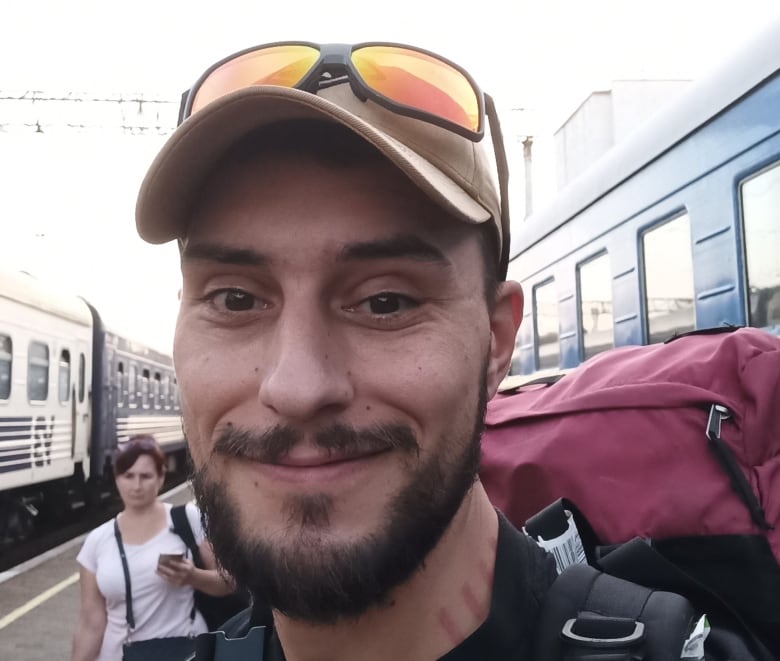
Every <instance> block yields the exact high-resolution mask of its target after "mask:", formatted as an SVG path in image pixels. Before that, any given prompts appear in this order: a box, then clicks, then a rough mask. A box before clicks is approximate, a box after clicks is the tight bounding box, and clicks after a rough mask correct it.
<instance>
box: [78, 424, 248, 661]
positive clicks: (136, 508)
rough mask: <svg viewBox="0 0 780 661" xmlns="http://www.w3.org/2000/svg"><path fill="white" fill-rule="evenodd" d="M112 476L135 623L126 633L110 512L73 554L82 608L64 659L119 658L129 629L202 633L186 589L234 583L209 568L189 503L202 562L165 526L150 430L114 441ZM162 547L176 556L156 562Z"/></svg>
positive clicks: (160, 458)
mask: <svg viewBox="0 0 780 661" xmlns="http://www.w3.org/2000/svg"><path fill="white" fill-rule="evenodd" d="M114 475H115V479H116V486H117V490H118V491H119V495H120V497H121V498H122V502H123V503H124V510H123V511H122V512H121V513H120V514H119V515H118V516H117V517H116V523H117V524H118V526H119V531H120V534H121V538H122V542H123V546H124V549H125V555H126V558H127V566H128V569H129V573H130V579H131V580H130V584H131V597H132V607H133V615H134V617H135V628H134V630H133V631H132V633H131V632H130V631H129V627H128V623H127V610H126V598H125V576H124V570H123V567H122V560H121V557H120V554H119V547H118V544H117V540H116V536H115V532H114V519H111V520H110V521H107V522H106V523H104V524H103V525H101V526H99V527H97V528H95V529H94V530H93V531H92V532H90V533H89V535H87V538H86V539H85V541H84V545H83V546H82V548H81V551H80V552H79V554H78V557H77V560H78V562H79V565H80V567H79V572H80V574H79V576H80V585H81V611H80V614H79V621H78V625H77V628H76V632H75V634H74V637H73V653H72V656H71V661H119V660H120V659H121V658H122V644H123V643H124V642H125V641H127V640H128V635H129V634H130V635H129V639H130V640H134V641H136V640H147V639H149V638H165V637H169V636H195V635H198V634H200V633H204V632H205V631H207V627H206V623H205V621H204V620H203V617H202V616H201V615H200V613H198V612H197V611H196V610H195V609H194V592H193V590H194V589H198V590H201V591H203V592H207V593H209V594H213V595H224V594H228V593H230V592H231V591H232V590H233V589H234V585H233V583H232V581H230V580H228V579H227V578H225V577H224V576H223V574H222V573H221V572H219V571H218V570H217V569H216V562H215V560H214V554H213V552H212V550H211V546H210V544H209V543H208V542H207V541H206V540H205V536H204V533H203V528H202V526H201V522H200V513H199V512H198V510H197V508H196V507H195V506H194V505H192V504H188V505H187V507H186V512H187V518H188V520H189V522H190V526H191V528H192V530H193V533H194V535H195V540H196V542H197V543H198V548H199V550H200V555H201V558H202V559H203V564H204V565H206V567H208V568H209V569H198V568H197V567H195V566H194V565H193V563H192V560H191V559H189V558H188V551H187V547H186V545H185V543H184V541H183V540H182V539H181V537H179V536H178V535H177V534H176V533H174V532H172V525H173V523H172V521H171V506H170V505H169V504H167V503H163V502H161V501H159V500H158V499H157V496H158V494H159V492H160V489H161V488H162V485H163V481H164V478H165V455H164V454H163V452H162V450H161V449H160V447H159V445H158V444H157V442H156V441H155V440H154V439H153V438H152V437H151V436H136V437H133V438H131V439H130V440H129V441H127V442H126V443H123V444H121V445H120V449H119V452H118V454H117V455H116V457H115V459H114ZM161 554H183V559H176V558H173V559H169V560H168V561H167V562H163V563H161V562H160V560H161V559H160V555H161Z"/></svg>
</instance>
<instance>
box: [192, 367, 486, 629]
mask: <svg viewBox="0 0 780 661" xmlns="http://www.w3.org/2000/svg"><path fill="white" fill-rule="evenodd" d="M486 404H487V397H486V383H484V382H483V383H482V384H481V387H480V390H479V399H478V402H477V406H476V411H475V412H474V421H473V424H472V425H471V426H470V427H469V428H466V429H462V430H461V429H459V430H456V431H455V433H454V434H452V435H450V436H448V437H447V438H446V439H444V438H440V439H438V441H439V443H438V444H437V447H438V448H439V451H438V452H437V453H435V454H432V455H431V456H430V457H429V458H428V459H427V460H426V461H425V463H420V462H419V457H420V447H419V443H418V441H417V439H416V437H415V435H414V433H413V432H412V430H411V429H410V428H408V427H406V426H404V425H395V424H386V425H379V426H375V427H371V428H365V429H355V428H352V427H349V426H346V425H341V424H337V425H333V426H331V427H329V428H327V429H323V430H321V431H320V432H319V433H318V434H317V435H316V437H315V439H314V442H315V443H316V445H317V446H319V447H321V448H325V449H328V450H335V449H338V450H340V451H347V452H350V451H355V452H381V451H385V450H390V451H395V452H398V453H401V454H402V455H403V456H404V457H405V460H404V463H405V466H404V468H405V470H404V472H403V474H404V475H409V476H410V478H409V481H408V482H407V483H406V485H405V486H404V487H403V488H402V490H401V491H400V492H398V493H397V494H396V495H395V496H394V497H393V498H392V499H391V500H390V502H389V504H388V505H387V506H386V508H385V510H384V511H382V512H378V513H377V514H378V516H377V520H378V521H380V522H384V524H382V523H380V524H379V526H378V528H377V530H375V531H372V532H370V533H368V534H366V535H364V536H363V537H361V538H360V539H358V540H351V541H343V542H339V540H338V539H337V538H335V537H333V536H332V535H329V532H328V526H329V517H330V512H331V511H332V508H333V502H332V499H331V497H330V496H329V495H327V494H299V495H297V496H291V497H290V498H288V499H287V502H286V503H285V505H284V508H285V512H284V513H285V514H286V515H287V517H288V527H287V528H286V530H285V533H284V535H285V537H287V539H286V540H285V541H280V539H279V537H278V536H274V537H270V538H248V537H247V536H245V535H242V534H241V529H242V527H241V517H240V510H239V508H238V506H237V503H236V502H235V501H234V499H233V497H232V496H231V495H230V494H229V493H228V490H227V488H226V486H225V484H224V482H221V481H220V480H218V479H216V478H215V477H213V475H212V471H211V470H210V469H209V465H210V463H211V462H208V461H207V462H205V463H204V465H203V466H201V467H200V468H199V469H198V470H196V471H194V473H193V476H192V482H193V487H194V491H195V495H196V497H197V500H198V503H199V505H200V508H201V511H202V515H203V521H204V525H205V527H206V531H207V535H208V537H209V539H210V541H211V543H212V545H213V548H214V553H215V555H216V557H217V560H218V562H219V564H220V565H221V566H222V567H223V568H224V569H225V570H226V571H227V572H228V573H230V574H231V575H232V576H233V578H234V579H235V580H236V582H237V583H238V584H239V585H241V586H244V587H246V588H248V589H249V591H250V592H251V593H252V594H253V596H254V598H255V601H256V602H258V603H262V604H267V605H269V606H270V607H271V608H273V609H274V610H276V611H279V612H280V613H282V614H284V615H286V616H287V617H290V618H293V619H297V620H302V621H306V622H310V623H312V624H331V623H334V622H336V621H337V620H339V619H343V618H355V617H358V616H359V615H361V614H362V613H364V612H365V611H366V610H368V609H369V608H371V607H375V606H378V607H382V606H386V605H388V603H389V597H390V593H391V592H392V590H393V589H394V588H396V587H397V586H399V585H401V584H402V583H404V582H405V581H407V580H408V579H409V578H410V577H411V576H412V575H413V574H414V573H415V572H416V571H417V570H418V569H420V568H421V567H422V566H423V565H424V561H425V558H426V557H427V556H428V554H429V553H430V552H431V550H432V549H433V548H434V547H435V546H436V545H437V544H438V542H439V540H440V539H441V537H442V535H443V534H444V532H445V531H446V529H447V527H448V526H449V525H450V523H451V522H452V519H453V518H454V516H455V514H456V513H457V511H458V509H459V508H460V506H461V504H462V503H463V500H464V498H465V496H466V494H467V493H468V491H469V490H470V489H471V488H472V486H473V485H474V482H475V480H476V478H477V474H478V471H479V462H480V438H481V436H482V431H483V428H484V417H485V408H486ZM300 440H301V435H300V434H298V433H297V432H296V431H295V430H292V429H290V428H287V427H275V428H272V429H270V430H267V431H265V432H263V433H255V432H251V431H248V430H239V429H236V428H234V427H229V428H228V429H226V430H225V431H224V432H223V433H222V434H221V435H220V436H219V437H218V438H217V440H216V442H215V444H214V449H213V451H212V452H213V454H214V455H217V456H220V455H221V456H230V457H241V458H244V459H251V460H255V461H273V460H274V459H275V458H278V457H281V456H283V455H284V454H285V453H286V452H287V451H288V450H289V449H290V448H291V447H293V446H294V445H295V444H296V443H298V442H299V441H300Z"/></svg>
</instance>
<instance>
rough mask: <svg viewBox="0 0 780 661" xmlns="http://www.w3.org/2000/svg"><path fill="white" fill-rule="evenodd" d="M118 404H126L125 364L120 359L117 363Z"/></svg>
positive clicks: (119, 405) (118, 405)
mask: <svg viewBox="0 0 780 661" xmlns="http://www.w3.org/2000/svg"><path fill="white" fill-rule="evenodd" d="M116 381H117V385H116V405H117V407H121V406H124V405H125V364H124V363H123V362H122V361H121V360H120V361H117V364H116Z"/></svg>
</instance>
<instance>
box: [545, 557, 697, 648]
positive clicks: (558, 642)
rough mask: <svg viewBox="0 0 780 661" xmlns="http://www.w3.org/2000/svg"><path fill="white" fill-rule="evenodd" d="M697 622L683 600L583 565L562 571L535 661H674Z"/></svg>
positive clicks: (548, 605)
mask: <svg viewBox="0 0 780 661" xmlns="http://www.w3.org/2000/svg"><path fill="white" fill-rule="evenodd" d="M696 617H697V613H696V611H695V610H694V609H693V606H692V605H691V604H690V603H689V602H688V601H687V600H686V599H685V598H684V597H682V596H680V595H678V594H673V593H670V592H661V591H658V590H652V589H649V588H646V587H643V586H641V585H636V584H634V583H630V582H628V581H624V580H622V579H619V578H616V577H614V576H610V575H608V574H604V573H602V572H600V571H598V570H597V569H595V568H593V567H590V566H589V565H584V564H575V565H572V566H571V567H569V568H567V569H566V570H565V571H563V572H562V573H561V574H560V575H559V576H558V578H557V579H556V580H555V582H554V583H553V585H552V586H551V587H550V589H549V591H548V593H547V595H546V597H545V600H544V603H543V605H542V611H541V615H540V619H539V627H538V635H537V640H536V642H535V651H534V659H537V660H538V661H549V659H563V658H565V659H567V661H600V660H603V659H610V661H640V660H642V659H675V658H679V657H680V653H681V651H682V648H683V644H684V643H685V641H686V640H687V638H688V636H689V635H690V632H691V630H692V629H693V626H694V624H695V621H696Z"/></svg>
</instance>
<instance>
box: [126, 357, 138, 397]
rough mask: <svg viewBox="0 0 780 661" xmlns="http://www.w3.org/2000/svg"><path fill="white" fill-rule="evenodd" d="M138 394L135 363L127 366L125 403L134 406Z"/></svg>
mask: <svg viewBox="0 0 780 661" xmlns="http://www.w3.org/2000/svg"><path fill="white" fill-rule="evenodd" d="M137 394H138V384H137V383H136V368H135V365H130V366H129V367H128V368H127V405H128V406H131V407H135V401H136V397H137Z"/></svg>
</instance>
